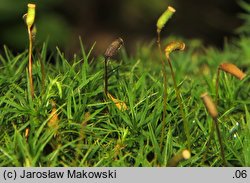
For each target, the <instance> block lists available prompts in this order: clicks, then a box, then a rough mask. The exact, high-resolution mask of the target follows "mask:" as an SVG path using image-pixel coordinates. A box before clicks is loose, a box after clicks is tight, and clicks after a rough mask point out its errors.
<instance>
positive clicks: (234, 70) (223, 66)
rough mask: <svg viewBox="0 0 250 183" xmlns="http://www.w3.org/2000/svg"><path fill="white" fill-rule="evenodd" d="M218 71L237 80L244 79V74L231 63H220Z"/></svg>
mask: <svg viewBox="0 0 250 183" xmlns="http://www.w3.org/2000/svg"><path fill="white" fill-rule="evenodd" d="M219 69H220V70H223V71H225V72H227V73H229V74H231V75H233V76H234V77H236V78H238V79H239V80H242V79H244V77H245V76H246V74H245V73H243V72H242V71H241V70H240V69H239V68H238V67H237V66H236V65H234V64H231V63H222V64H220V66H219Z"/></svg>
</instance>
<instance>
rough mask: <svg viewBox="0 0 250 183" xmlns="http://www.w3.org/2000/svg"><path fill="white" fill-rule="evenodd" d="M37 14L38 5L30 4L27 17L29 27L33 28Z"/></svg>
mask: <svg viewBox="0 0 250 183" xmlns="http://www.w3.org/2000/svg"><path fill="white" fill-rule="evenodd" d="M35 15H36V5H35V4H28V13H27V17H26V24H27V26H28V28H31V26H32V25H33V24H34V21H35Z"/></svg>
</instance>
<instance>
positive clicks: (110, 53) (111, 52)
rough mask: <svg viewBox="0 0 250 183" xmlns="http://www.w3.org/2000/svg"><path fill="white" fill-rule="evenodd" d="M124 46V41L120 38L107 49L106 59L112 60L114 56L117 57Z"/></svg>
mask: <svg viewBox="0 0 250 183" xmlns="http://www.w3.org/2000/svg"><path fill="white" fill-rule="evenodd" d="M122 45H123V40H122V38H118V39H116V40H114V41H113V42H112V43H111V44H110V45H109V46H108V48H107V49H106V51H105V53H104V56H105V57H106V58H111V57H113V56H114V55H116V53H117V52H118V50H119V49H120V48H121V47H122Z"/></svg>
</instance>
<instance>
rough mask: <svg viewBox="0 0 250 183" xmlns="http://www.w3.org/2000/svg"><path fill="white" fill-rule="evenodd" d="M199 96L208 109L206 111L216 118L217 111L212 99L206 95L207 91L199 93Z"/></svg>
mask: <svg viewBox="0 0 250 183" xmlns="http://www.w3.org/2000/svg"><path fill="white" fill-rule="evenodd" d="M201 98H202V100H203V103H204V105H205V107H206V109H207V111H208V113H209V114H210V116H211V117H212V118H217V117H218V111H217V108H216V106H215V104H214V102H213V100H212V99H211V97H210V96H209V95H208V93H207V92H206V93H203V94H202V95H201Z"/></svg>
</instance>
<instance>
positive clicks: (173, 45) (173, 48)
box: [165, 41, 186, 57]
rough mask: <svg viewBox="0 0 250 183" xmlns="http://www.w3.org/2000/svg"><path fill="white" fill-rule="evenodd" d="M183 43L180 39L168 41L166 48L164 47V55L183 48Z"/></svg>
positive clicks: (167, 55)
mask: <svg viewBox="0 0 250 183" xmlns="http://www.w3.org/2000/svg"><path fill="white" fill-rule="evenodd" d="M185 47H186V46H185V43H183V42H181V41H174V42H171V43H169V44H168V45H167V46H166V48H165V55H166V57H169V55H170V53H172V52H173V51H176V50H180V51H182V50H184V49H185Z"/></svg>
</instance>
